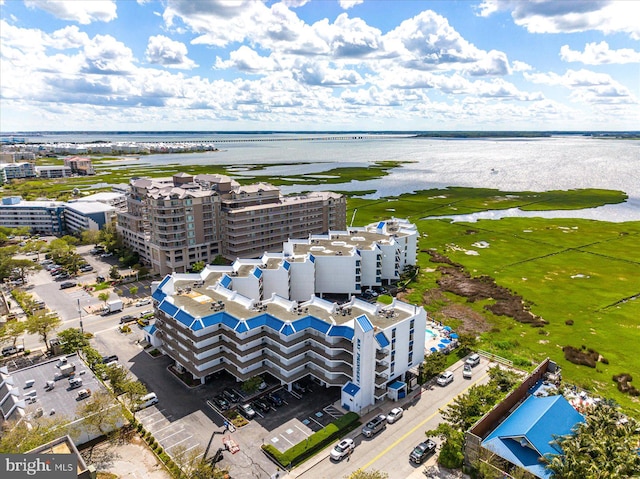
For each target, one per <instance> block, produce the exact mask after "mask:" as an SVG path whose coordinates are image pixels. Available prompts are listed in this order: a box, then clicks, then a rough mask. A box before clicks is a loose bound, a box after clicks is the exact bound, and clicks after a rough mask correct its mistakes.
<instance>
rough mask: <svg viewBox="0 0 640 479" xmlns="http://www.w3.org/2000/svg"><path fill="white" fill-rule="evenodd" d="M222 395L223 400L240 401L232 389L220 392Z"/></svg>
mask: <svg viewBox="0 0 640 479" xmlns="http://www.w3.org/2000/svg"><path fill="white" fill-rule="evenodd" d="M222 395H223V396H224V398H225V399H227V400H228V401H229V402H239V401H240V395H239V394H237V393H236V392H235V391H234V390H233V389H231V388H226V389H225V390H224V391H222Z"/></svg>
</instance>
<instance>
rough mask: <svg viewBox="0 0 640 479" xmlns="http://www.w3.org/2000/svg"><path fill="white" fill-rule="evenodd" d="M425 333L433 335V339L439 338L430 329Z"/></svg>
mask: <svg viewBox="0 0 640 479" xmlns="http://www.w3.org/2000/svg"><path fill="white" fill-rule="evenodd" d="M424 332H425V333H427V334H429V335H431V337H432V338H435V337H436V336H437V334H436V333H434V332H433V331H432V330H430V329H425V330H424Z"/></svg>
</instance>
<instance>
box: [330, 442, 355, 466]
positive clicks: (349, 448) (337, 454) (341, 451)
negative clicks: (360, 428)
mask: <svg viewBox="0 0 640 479" xmlns="http://www.w3.org/2000/svg"><path fill="white" fill-rule="evenodd" d="M355 447H356V445H355V444H354V442H353V439H351V438H345V439H343V440H342V441H340V442H339V443H338V444H336V445H335V447H334V448H333V449H331V459H333V460H334V461H341V460H342V459H344V458H345V457H347V456H348V455H349V454H351V452H353V450H354V449H355Z"/></svg>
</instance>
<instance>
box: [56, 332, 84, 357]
mask: <svg viewBox="0 0 640 479" xmlns="http://www.w3.org/2000/svg"><path fill="white" fill-rule="evenodd" d="M58 338H59V339H60V341H61V342H62V351H63V352H64V353H65V354H71V353H75V352H77V351H78V350H81V349H84V348H86V347H87V346H88V345H89V339H88V338H87V336H86V335H85V334H84V333H83V332H82V331H80V330H79V329H76V328H68V329H64V330H62V331H60V332H59V333H58Z"/></svg>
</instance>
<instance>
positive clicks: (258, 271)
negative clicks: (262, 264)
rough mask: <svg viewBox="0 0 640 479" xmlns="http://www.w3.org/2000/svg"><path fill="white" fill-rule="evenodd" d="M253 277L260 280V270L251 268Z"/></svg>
mask: <svg viewBox="0 0 640 479" xmlns="http://www.w3.org/2000/svg"><path fill="white" fill-rule="evenodd" d="M253 275H254V276H255V277H256V278H258V279H260V276H262V270H261V269H260V268H257V267H256V268H253Z"/></svg>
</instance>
